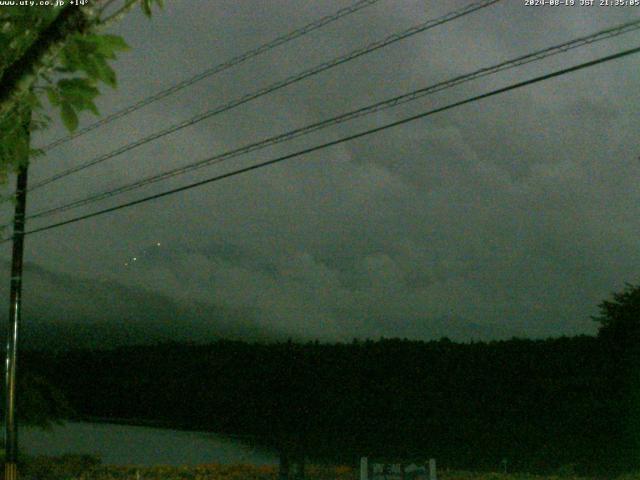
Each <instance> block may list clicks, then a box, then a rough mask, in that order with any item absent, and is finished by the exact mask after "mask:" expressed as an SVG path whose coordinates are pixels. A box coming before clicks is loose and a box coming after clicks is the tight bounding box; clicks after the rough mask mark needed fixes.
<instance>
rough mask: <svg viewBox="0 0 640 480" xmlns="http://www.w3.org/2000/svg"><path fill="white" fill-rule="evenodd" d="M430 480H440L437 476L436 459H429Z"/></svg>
mask: <svg viewBox="0 0 640 480" xmlns="http://www.w3.org/2000/svg"><path fill="white" fill-rule="evenodd" d="M429 480H438V477H437V475H436V459H435V458H430V459H429Z"/></svg>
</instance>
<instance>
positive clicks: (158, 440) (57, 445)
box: [19, 422, 278, 466]
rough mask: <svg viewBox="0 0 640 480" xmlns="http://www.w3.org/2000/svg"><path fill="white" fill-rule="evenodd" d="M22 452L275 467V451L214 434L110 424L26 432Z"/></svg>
mask: <svg viewBox="0 0 640 480" xmlns="http://www.w3.org/2000/svg"><path fill="white" fill-rule="evenodd" d="M19 440H20V449H21V451H23V452H25V453H27V454H31V455H62V454H64V453H92V454H97V455H99V456H100V457H101V458H102V462H103V463H104V464H110V465H145V466H147V465H197V464H204V463H246V464H252V465H275V464H277V463H278V457H277V454H276V452H275V451H270V450H267V449H263V448H254V447H252V446H250V445H247V444H245V443H242V442H240V441H237V440H235V439H229V438H225V437H222V436H220V435H216V434H213V433H203V432H188V431H181V430H169V429H162V428H151V427H135V426H129V425H116V424H109V423H80V422H69V423H66V424H64V425H62V426H55V427H53V429H52V430H51V431H43V430H40V429H35V428H26V427H25V428H22V429H21V430H20V439H19Z"/></svg>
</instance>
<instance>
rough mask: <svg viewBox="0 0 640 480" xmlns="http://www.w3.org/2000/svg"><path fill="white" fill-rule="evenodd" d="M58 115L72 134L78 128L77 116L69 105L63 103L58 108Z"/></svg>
mask: <svg viewBox="0 0 640 480" xmlns="http://www.w3.org/2000/svg"><path fill="white" fill-rule="evenodd" d="M60 115H61V117H62V121H63V122H64V126H65V127H67V130H69V131H70V132H73V131H74V130H75V129H76V128H78V115H77V114H76V112H75V110H74V109H73V107H72V106H71V105H70V104H69V103H63V104H62V105H61V106H60Z"/></svg>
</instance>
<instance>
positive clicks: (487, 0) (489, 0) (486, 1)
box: [29, 0, 501, 191]
mask: <svg viewBox="0 0 640 480" xmlns="http://www.w3.org/2000/svg"><path fill="white" fill-rule="evenodd" d="M500 1H501V0H482V1H479V2H476V3H472V4H469V5H467V6H466V7H464V8H461V9H459V10H456V11H453V12H451V13H448V14H446V15H443V16H442V17H439V18H437V19H434V20H428V21H426V22H423V23H421V24H419V25H416V26H414V27H411V28H409V29H407V30H404V31H403V32H400V33H395V34H393V35H390V36H388V37H386V38H384V39H383V40H379V41H377V42H374V43H371V44H369V45H367V46H365V47H362V48H359V49H357V50H354V51H352V52H350V53H347V54H346V55H342V56H340V57H337V58H334V59H333V60H330V61H328V62H325V63H322V64H320V65H316V66H314V67H311V68H310V69H308V70H304V71H303V72H301V73H298V74H296V75H293V76H291V77H288V78H286V79H284V80H281V81H279V82H276V83H274V84H272V85H270V86H267V87H264V88H261V89H259V90H257V91H255V92H252V93H248V94H246V95H244V96H242V97H240V98H237V99H236V100H232V101H231V102H229V103H226V104H224V105H220V106H218V107H216V108H214V109H212V110H208V111H206V112H204V113H200V114H198V115H196V116H194V117H192V118H190V119H188V120H185V121H183V122H180V123H177V124H174V125H172V126H170V127H168V128H165V129H163V130H160V131H158V132H155V133H152V134H151V135H148V136H146V137H144V138H142V139H139V140H136V141H134V142H132V143H129V144H127V145H124V146H122V147H120V148H117V149H116V150H112V151H111V152H109V153H106V154H104V155H100V156H98V157H96V158H94V159H92V160H89V161H88V162H85V163H82V164H80V165H77V166H75V167H71V168H69V169H67V170H64V171H62V172H60V173H57V174H55V175H52V176H51V177H49V178H46V179H44V180H41V181H40V182H36V183H35V184H33V186H31V188H30V189H29V190H30V191H33V190H35V189H37V188H40V187H43V186H44V185H48V184H49V183H51V182H54V181H56V180H60V179H61V178H64V177H66V176H68V175H71V174H72V173H76V172H79V171H81V170H84V169H86V168H88V167H91V166H93V165H97V164H99V163H102V162H104V161H105V160H109V159H111V158H113V157H116V156H118V155H120V154H122V153H125V152H128V151H130V150H132V149H134V148H137V147H139V146H141V145H144V144H146V143H149V142H152V141H154V140H157V139H159V138H161V137H164V136H166V135H169V134H171V133H174V132H177V131H178V130H182V129H183V128H186V127H190V126H192V125H194V124H196V123H198V122H201V121H203V120H206V119H208V118H211V117H213V116H214V115H217V114H220V113H223V112H226V111H228V110H231V109H233V108H236V107H238V106H240V105H243V104H245V103H248V102H250V101H252V100H255V99H257V98H260V97H262V96H264V95H268V94H270V93H273V92H275V91H277V90H280V89H282V88H284V87H287V86H289V85H292V84H294V83H296V82H299V81H301V80H304V79H306V78H309V77H311V76H314V75H317V74H319V73H321V72H324V71H326V70H329V69H331V68H333V67H336V66H338V65H342V64H343V63H346V62H349V61H351V60H354V59H356V58H358V57H361V56H363V55H366V54H368V53H371V52H373V51H376V50H379V49H381V48H383V47H386V46H388V45H391V44H392V43H395V42H398V41H400V40H403V39H405V38H409V37H411V36H413V35H416V34H418V33H421V32H424V31H425V30H428V29H430V28H433V27H436V26H438V25H442V24H443V23H446V22H450V21H452V20H455V19H457V18H460V17H462V16H465V15H468V14H470V13H472V12H475V11H476V10H480V9H482V8H486V7H488V6H490V5H493V4H494V3H498V2H500Z"/></svg>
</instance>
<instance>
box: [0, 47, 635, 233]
mask: <svg viewBox="0 0 640 480" xmlns="http://www.w3.org/2000/svg"><path fill="white" fill-rule="evenodd" d="M636 53H640V47H636V48H632V49H629V50H624V51H622V52H619V53H615V54H612V55H607V56H605V57H600V58H598V59H596V60H591V61H589V62H584V63H581V64H579V65H575V66H573V67H568V68H564V69H561V70H556V71H555V72H551V73H547V74H545V75H540V76H538V77H534V78H532V79H529V80H525V81H522V82H518V83H515V84H512V85H509V86H506V87H502V88H498V89H496V90H492V91H490V92H487V93H483V94H481V95H476V96H473V97H469V98H466V99H464V100H460V101H458V102H454V103H450V104H448V105H445V106H444V107H439V108H435V109H433V110H429V111H426V112H422V113H419V114H417V115H412V116H410V117H406V118H403V119H402V120H398V121H395V122H392V123H388V124H386V125H382V126H380V127H376V128H372V129H369V130H365V131H363V132H359V133H356V134H353V135H348V136H345V137H342V138H339V139H337V140H332V141H330V142H326V143H322V144H320V145H315V146H313V147H309V148H305V149H303V150H299V151H297V152H293V153H289V154H287V155H283V156H280V157H277V158H273V159H271V160H266V161H264V162H261V163H257V164H254V165H251V166H248V167H244V168H240V169H237V170H234V171H231V172H227V173H223V174H221V175H216V176H214V177H211V178H207V179H205V180H200V181H197V182H193V183H190V184H188V185H184V186H182V187H178V188H173V189H171V190H166V191H164V192H161V193H156V194H153V195H149V196H147V197H143V198H140V199H138V200H133V201H130V202H126V203H122V204H120V205H116V206H114V207H109V208H105V209H102V210H98V211H96V212H92V213H88V214H85V215H80V216H77V217H74V218H71V219H68V220H64V221H61V222H57V223H53V224H50V225H46V226H44V227H40V228H36V229H33V230H29V231H27V232H25V235H31V234H34V233H39V232H44V231H47V230H51V229H54V228H58V227H62V226H64V225H69V224H72V223H76V222H80V221H82V220H87V219H89V218H93V217H97V216H99V215H104V214H106V213H110V212H115V211H118V210H122V209H124V208H128V207H132V206H134V205H139V204H141V203H146V202H149V201H151V200H156V199H158V198H162V197H166V196H168V195H173V194H175V193H178V192H183V191H186V190H191V189H192V188H196V187H199V186H202V185H206V184H209V183H213V182H217V181H220V180H224V179H226V178H230V177H234V176H236V175H240V174H243V173H247V172H250V171H253V170H258V169H260V168H264V167H268V166H270V165H275V164H277V163H280V162H283V161H285V160H289V159H291V158H295V157H299V156H302V155H307V154H309V153H313V152H317V151H319V150H324V149H325V148H329V147H333V146H335V145H339V144H342V143H345V142H348V141H351V140H356V139H358V138H362V137H366V136H369V135H372V134H374V133H378V132H381V131H384V130H388V129H390V128H393V127H397V126H400V125H404V124H406V123H409V122H413V121H415V120H418V119H421V118H425V117H428V116H430V115H434V114H436V113H440V112H444V111H447V110H451V109H453V108H456V107H459V106H462V105H467V104H470V103H473V102H477V101H479V100H482V99H485V98H489V97H493V96H495V95H499V94H501V93H505V92H509V91H512V90H516V89H518V88H522V87H525V86H528V85H532V84H535V83H539V82H542V81H545V80H549V79H551V78H555V77H559V76H562V75H566V74H568V73H571V72H575V71H578V70H582V69H585V68H588V67H592V66H594V65H598V64H601V63H605V62H609V61H612V60H616V59H619V58H623V57H626V56H629V55H633V54H636ZM9 240H11V238H10V237H9V238H5V239H4V240H2V241H1V242H0V243H5V242H8V241H9Z"/></svg>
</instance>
